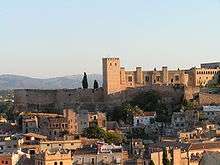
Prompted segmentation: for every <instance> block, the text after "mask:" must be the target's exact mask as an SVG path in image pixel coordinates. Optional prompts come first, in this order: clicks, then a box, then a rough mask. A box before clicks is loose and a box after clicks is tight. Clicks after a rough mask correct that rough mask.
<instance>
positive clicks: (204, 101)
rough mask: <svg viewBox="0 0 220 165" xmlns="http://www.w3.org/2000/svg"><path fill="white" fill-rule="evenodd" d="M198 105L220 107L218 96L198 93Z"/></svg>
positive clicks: (219, 97)
mask: <svg viewBox="0 0 220 165" xmlns="http://www.w3.org/2000/svg"><path fill="white" fill-rule="evenodd" d="M199 103H200V104H201V105H211V104H216V105H220V94H209V93H200V94H199Z"/></svg>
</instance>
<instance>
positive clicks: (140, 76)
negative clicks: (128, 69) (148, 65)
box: [136, 67, 143, 85]
mask: <svg viewBox="0 0 220 165" xmlns="http://www.w3.org/2000/svg"><path fill="white" fill-rule="evenodd" d="M136 76H137V77H136V81H137V84H138V85H142V84H143V72H142V68H141V67H136Z"/></svg>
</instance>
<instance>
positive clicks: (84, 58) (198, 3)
mask: <svg viewBox="0 0 220 165" xmlns="http://www.w3.org/2000/svg"><path fill="white" fill-rule="evenodd" d="M219 18H220V1H219V0H213V1H207V0H194V1H192V0H185V1H175V0H166V1H164V0H158V1H155V0H147V1H146V0H137V1H133V0H121V1H118V0H111V1H103V0H94V1H91V0H85V1H80V0H69V1H60V0H48V1H43V0H38V1H29V0H20V1H16V0H8V1H2V2H0V23H1V26H0V36H1V37H0V57H1V65H0V74H14V75H22V76H29V77H36V78H48V77H61V76H70V75H76V74H82V73H83V72H87V73H88V74H91V73H92V74H101V73H102V63H101V62H102V58H103V57H119V58H120V59H121V64H122V66H124V67H126V68H127V69H128V70H132V69H135V67H136V66H142V67H143V69H144V70H153V68H154V67H156V68H157V69H160V68H161V67H162V66H165V65H166V66H168V68H170V69H177V68H181V69H189V68H191V67H193V66H197V67H199V65H200V63H204V62H218V61H220V46H219V43H220V21H219Z"/></svg>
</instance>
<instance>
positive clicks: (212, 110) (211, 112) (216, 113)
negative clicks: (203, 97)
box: [203, 105, 220, 121]
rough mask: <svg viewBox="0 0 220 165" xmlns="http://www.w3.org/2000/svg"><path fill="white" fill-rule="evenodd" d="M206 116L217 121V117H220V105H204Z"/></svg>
mask: <svg viewBox="0 0 220 165" xmlns="http://www.w3.org/2000/svg"><path fill="white" fill-rule="evenodd" d="M203 112H204V114H205V118H207V119H208V120H209V121H215V119H216V117H220V106H210V105H209V106H203Z"/></svg>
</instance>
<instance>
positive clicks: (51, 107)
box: [14, 88, 104, 112]
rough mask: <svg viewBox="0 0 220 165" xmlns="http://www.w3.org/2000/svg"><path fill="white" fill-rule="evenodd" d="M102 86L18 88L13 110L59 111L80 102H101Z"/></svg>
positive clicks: (102, 99) (102, 98) (15, 92)
mask: <svg viewBox="0 0 220 165" xmlns="http://www.w3.org/2000/svg"><path fill="white" fill-rule="evenodd" d="M103 93H104V92H103V90H102V88H100V89H97V90H93V89H61V90H35V89H19V90H15V91H14V95H15V111H17V112H22V111H32V112H38V111H45V112H47V111H56V112H57V111H60V112H62V110H63V109H64V108H69V107H74V106H75V105H77V104H80V103H95V102H103V101H104V96H103Z"/></svg>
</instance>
